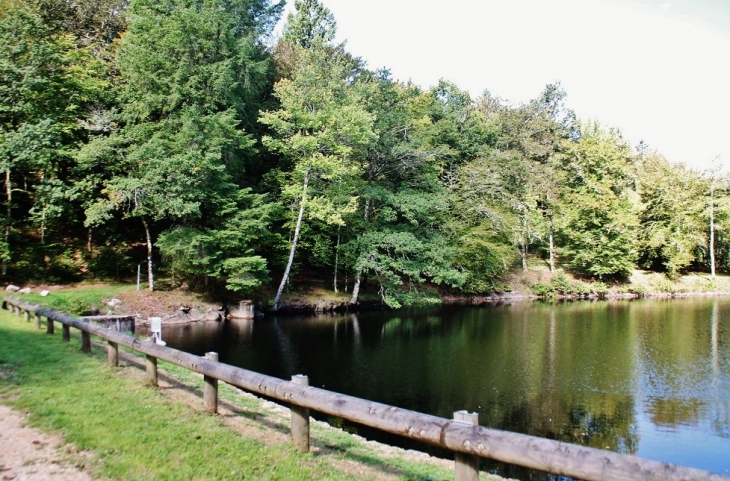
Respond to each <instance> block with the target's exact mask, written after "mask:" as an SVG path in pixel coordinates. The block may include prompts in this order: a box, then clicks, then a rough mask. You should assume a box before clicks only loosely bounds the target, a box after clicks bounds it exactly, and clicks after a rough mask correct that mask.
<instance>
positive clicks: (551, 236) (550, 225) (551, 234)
mask: <svg viewBox="0 0 730 481" xmlns="http://www.w3.org/2000/svg"><path fill="white" fill-rule="evenodd" d="M548 230H549V233H548V237H549V241H550V247H549V248H550V272H555V243H554V238H555V236H554V234H555V233H554V232H553V218H552V216H551V217H550V219H549V220H548Z"/></svg>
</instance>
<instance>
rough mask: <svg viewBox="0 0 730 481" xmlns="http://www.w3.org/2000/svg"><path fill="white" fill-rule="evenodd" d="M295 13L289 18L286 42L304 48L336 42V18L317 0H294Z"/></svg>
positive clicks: (285, 31) (285, 32)
mask: <svg viewBox="0 0 730 481" xmlns="http://www.w3.org/2000/svg"><path fill="white" fill-rule="evenodd" d="M294 10H295V13H290V14H289V16H288V17H287V23H286V28H285V29H284V40H286V41H287V42H289V43H291V44H292V45H296V46H299V47H302V48H312V47H314V46H315V45H323V44H327V43H330V42H332V41H334V39H335V34H336V33H337V25H336V23H335V17H334V16H333V15H332V12H330V11H329V9H328V8H327V7H325V6H324V5H322V3H321V2H319V1H317V0H294Z"/></svg>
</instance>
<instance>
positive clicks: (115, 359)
mask: <svg viewBox="0 0 730 481" xmlns="http://www.w3.org/2000/svg"><path fill="white" fill-rule="evenodd" d="M106 354H107V358H108V359H109V365H110V366H111V367H119V344H117V343H116V342H112V341H107V347H106Z"/></svg>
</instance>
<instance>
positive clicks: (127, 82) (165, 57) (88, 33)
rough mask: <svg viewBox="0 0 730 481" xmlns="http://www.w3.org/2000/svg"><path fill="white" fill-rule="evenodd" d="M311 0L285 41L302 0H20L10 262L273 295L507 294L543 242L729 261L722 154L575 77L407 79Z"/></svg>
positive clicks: (2, 3) (8, 107)
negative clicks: (636, 127) (596, 116)
mask: <svg viewBox="0 0 730 481" xmlns="http://www.w3.org/2000/svg"><path fill="white" fill-rule="evenodd" d="M294 5H295V10H294V13H292V14H290V15H289V17H288V18H287V21H286V25H285V27H284V29H283V33H282V35H281V36H280V37H279V38H274V37H273V35H272V31H273V28H274V26H275V25H276V24H277V22H278V21H279V19H280V17H281V16H282V11H283V7H284V5H283V2H279V3H272V2H271V1H269V0H132V1H131V2H128V1H127V0H78V1H74V2H70V1H68V0H0V38H1V40H0V166H1V167H2V173H3V174H4V175H3V177H2V179H3V182H4V190H3V195H2V202H3V203H4V209H2V210H1V211H0V223H1V224H2V227H3V230H2V236H0V258H1V259H2V268H1V269H2V272H1V274H2V276H3V277H4V278H5V279H6V280H10V279H25V280H31V281H37V282H59V281H70V280H78V279H82V278H99V279H107V278H120V277H126V278H129V277H131V276H133V275H135V274H136V271H137V265H138V264H140V263H143V264H145V265H146V266H147V269H146V270H147V276H148V282H149V288H150V289H152V288H153V287H154V276H155V275H160V274H162V275H164V276H165V277H166V278H170V279H174V280H175V282H178V283H185V284H186V285H188V286H191V287H193V288H195V289H199V290H207V291H214V290H219V291H220V290H227V291H228V292H229V293H236V294H238V295H240V296H244V295H245V296H250V295H255V294H256V292H260V289H262V287H266V288H268V289H269V290H268V292H271V293H273V292H275V291H276V292H277V293H276V295H275V296H273V295H271V297H274V299H272V300H271V301H270V302H272V304H273V306H274V308H276V307H277V305H278V302H279V298H280V296H281V293H282V291H283V290H284V289H285V288H286V286H287V283H288V281H289V279H290V278H291V277H292V276H294V274H296V273H300V274H301V273H305V272H306V273H315V274H316V275H317V276H319V277H326V278H328V279H329V281H328V282H330V285H331V286H332V289H333V290H334V291H340V292H344V291H346V292H348V296H350V297H351V299H352V301H351V302H353V303H356V302H357V300H358V296H359V293H360V290H361V284H362V283H363V282H365V280H367V282H368V285H369V286H375V289H376V290H377V292H378V293H379V295H380V296H381V298H382V299H383V301H384V302H386V303H387V304H388V305H390V306H394V307H397V306H401V305H409V304H415V303H422V302H430V301H431V300H433V298H434V292H435V289H437V288H438V289H443V290H448V291H451V292H457V293H463V294H482V293H488V292H492V291H495V290H497V291H498V290H500V289H502V288H503V286H502V281H501V279H502V278H503V276H504V274H505V273H507V272H509V271H511V270H515V269H521V268H526V265H527V264H526V262H527V259H528V258H534V257H539V258H542V259H544V261H545V263H546V264H547V265H549V266H550V270H554V269H556V265H558V263H559V265H560V266H561V267H562V268H564V269H568V270H570V271H571V272H573V273H575V274H576V275H580V276H584V277H585V278H589V279H594V280H596V281H598V282H613V281H615V280H621V279H623V278H626V277H627V276H628V275H629V274H630V273H631V272H632V270H633V269H635V268H637V267H639V268H644V269H651V270H655V271H659V272H664V273H666V275H667V276H669V277H670V278H674V277H676V276H678V275H679V274H680V273H682V272H683V271H684V270H688V269H694V270H701V271H706V272H710V273H711V274H712V275H714V274H715V269H718V270H719V271H725V270H727V269H728V267H730V237H729V236H728V231H727V226H728V224H729V223H730V219H729V218H728V214H729V213H730V205H729V203H728V199H730V194H729V193H728V178H727V177H726V176H725V175H724V174H722V172H721V170H720V169H719V166H718V167H717V168H715V169H712V170H709V171H705V172H697V171H694V170H692V169H689V168H687V167H685V166H683V165H680V164H675V163H671V162H669V161H668V160H667V159H665V158H664V157H663V156H662V155H661V154H660V153H658V152H656V151H653V150H652V149H650V148H649V147H648V146H646V145H644V144H641V145H639V146H635V147H634V146H631V145H629V144H628V143H627V142H626V140H624V139H623V138H622V136H621V133H620V130H618V129H616V128H613V127H608V126H604V125H601V124H600V123H599V122H597V121H595V120H581V119H577V118H576V116H575V115H574V114H573V112H572V111H571V110H570V109H568V108H567V106H566V92H564V91H563V89H562V88H561V86H560V84H559V83H555V84H551V85H547V86H546V87H545V88H544V90H543V92H542V93H540V94H539V95H538V96H537V97H536V98H535V99H534V100H532V101H530V102H528V103H525V104H519V105H513V104H510V103H508V102H506V101H504V100H502V99H500V98H499V97H498V96H496V95H494V94H492V93H490V92H488V91H485V92H484V93H483V95H481V96H480V97H478V98H476V99H474V98H471V97H470V95H469V94H468V93H467V92H465V91H463V90H461V89H459V87H458V86H457V85H455V84H453V83H451V82H449V81H446V80H442V81H441V82H439V84H438V85H435V86H432V87H430V88H428V89H424V88H422V87H420V86H417V85H413V84H411V83H404V82H401V81H398V80H395V79H393V78H391V76H390V74H389V72H388V71H387V70H375V71H373V70H370V69H368V67H367V64H366V62H365V60H364V59H361V58H359V57H357V56H355V55H354V54H353V53H350V52H348V51H347V49H346V46H345V45H344V44H338V43H336V42H335V33H336V22H335V19H334V18H333V16H332V14H331V12H329V11H328V10H327V8H326V7H324V6H323V5H322V4H321V3H320V2H319V1H318V0H295V2H294ZM444 75H445V76H448V72H444ZM484 83H485V85H487V84H488V83H489V79H488V78H487V79H484ZM702 160H705V159H702ZM277 287H278V289H277Z"/></svg>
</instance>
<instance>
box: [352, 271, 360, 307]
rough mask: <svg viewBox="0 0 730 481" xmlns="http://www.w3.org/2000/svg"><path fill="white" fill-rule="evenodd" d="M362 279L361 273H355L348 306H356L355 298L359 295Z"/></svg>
mask: <svg viewBox="0 0 730 481" xmlns="http://www.w3.org/2000/svg"><path fill="white" fill-rule="evenodd" d="M361 278H362V271H357V276H356V277H355V284H354V285H353V286H352V297H351V298H350V304H357V296H358V295H360V279H361Z"/></svg>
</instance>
